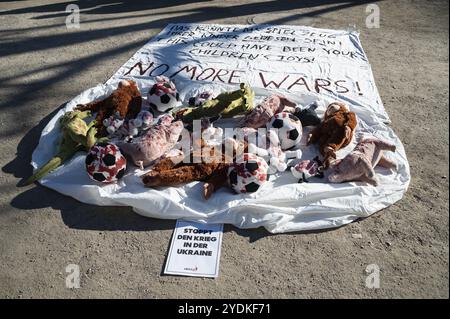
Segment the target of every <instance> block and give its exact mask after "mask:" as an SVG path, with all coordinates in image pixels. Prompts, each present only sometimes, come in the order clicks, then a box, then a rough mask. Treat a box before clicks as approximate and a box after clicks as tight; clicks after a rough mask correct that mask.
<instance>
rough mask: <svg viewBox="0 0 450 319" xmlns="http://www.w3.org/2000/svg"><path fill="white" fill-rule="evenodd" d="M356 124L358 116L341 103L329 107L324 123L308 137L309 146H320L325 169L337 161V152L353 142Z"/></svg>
mask: <svg viewBox="0 0 450 319" xmlns="http://www.w3.org/2000/svg"><path fill="white" fill-rule="evenodd" d="M356 124H357V120H356V114H355V113H354V112H350V109H349V108H348V106H347V105H345V104H344V103H341V102H334V103H331V104H330V105H328V107H327V110H326V111H325V115H324V118H323V121H322V122H321V123H320V124H319V125H318V126H316V127H315V128H314V129H313V130H312V131H311V133H310V134H309V136H308V145H310V144H318V145H319V151H320V153H321V154H322V155H323V156H324V167H325V168H328V166H329V165H330V163H331V161H332V160H335V159H336V152H337V151H338V150H339V149H341V148H343V147H345V146H347V145H348V144H349V143H350V142H351V140H352V137H353V132H354V130H355V128H356Z"/></svg>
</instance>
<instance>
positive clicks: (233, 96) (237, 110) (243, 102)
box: [175, 83, 255, 123]
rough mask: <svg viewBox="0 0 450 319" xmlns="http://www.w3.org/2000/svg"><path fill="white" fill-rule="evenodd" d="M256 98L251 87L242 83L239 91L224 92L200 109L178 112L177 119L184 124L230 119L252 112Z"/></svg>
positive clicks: (187, 109)
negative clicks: (210, 119) (214, 119)
mask: <svg viewBox="0 0 450 319" xmlns="http://www.w3.org/2000/svg"><path fill="white" fill-rule="evenodd" d="M254 97H255V92H253V90H252V89H251V88H250V86H248V85H246V84H244V83H241V84H240V89H239V90H236V91H231V92H223V93H221V94H219V95H218V96H217V97H216V98H215V99H212V100H207V101H205V102H204V103H203V104H202V105H200V106H198V107H187V108H183V109H181V110H178V111H176V113H175V117H176V118H179V119H181V120H182V121H183V122H184V123H189V122H192V121H193V120H198V119H202V118H209V117H215V116H220V117H223V118H230V117H233V116H236V115H239V114H244V113H247V112H248V111H250V110H252V109H253V98H254Z"/></svg>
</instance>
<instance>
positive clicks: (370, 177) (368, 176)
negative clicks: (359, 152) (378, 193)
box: [357, 158, 378, 186]
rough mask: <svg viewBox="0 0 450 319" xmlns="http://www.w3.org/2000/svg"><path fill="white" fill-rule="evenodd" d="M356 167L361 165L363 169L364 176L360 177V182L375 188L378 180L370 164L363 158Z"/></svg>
mask: <svg viewBox="0 0 450 319" xmlns="http://www.w3.org/2000/svg"><path fill="white" fill-rule="evenodd" d="M357 165H361V166H362V167H363V170H364V171H365V174H364V175H363V176H362V177H361V180H362V181H364V182H367V183H369V184H372V185H374V186H377V185H378V180H377V178H376V176H375V171H374V169H373V167H372V164H371V163H369V162H368V161H367V160H366V159H365V158H360V159H359V160H358V162H357Z"/></svg>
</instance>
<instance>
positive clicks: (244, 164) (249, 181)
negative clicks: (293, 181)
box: [228, 153, 269, 193]
mask: <svg viewBox="0 0 450 319" xmlns="http://www.w3.org/2000/svg"><path fill="white" fill-rule="evenodd" d="M268 170H269V166H268V165H267V163H266V161H265V160H264V159H263V158H261V157H259V156H257V155H255V154H251V153H244V154H243V155H242V157H241V158H240V160H237V161H236V162H235V163H233V164H232V165H231V166H230V167H229V168H228V182H229V185H230V187H231V188H232V189H233V190H234V191H235V192H236V193H253V192H256V191H257V190H258V189H259V188H260V186H261V185H262V184H264V183H265V182H266V181H267V179H268V178H269V175H268Z"/></svg>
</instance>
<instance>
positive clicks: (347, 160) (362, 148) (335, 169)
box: [328, 137, 396, 186]
mask: <svg viewBox="0 0 450 319" xmlns="http://www.w3.org/2000/svg"><path fill="white" fill-rule="evenodd" d="M385 151H391V152H395V145H394V144H391V143H388V142H386V141H383V140H380V139H377V138H375V137H371V138H365V139H363V140H361V141H360V142H359V143H358V144H357V145H356V147H355V149H354V150H353V151H352V152H350V153H349V154H348V155H347V156H346V157H344V158H343V159H341V160H337V161H335V162H334V163H333V164H332V165H331V166H330V174H329V175H328V180H329V181H330V182H331V183H341V182H350V181H362V182H366V183H369V184H371V185H374V186H377V185H378V179H377V177H376V176H375V171H374V168H375V167H376V166H377V165H379V166H382V167H385V168H388V169H395V168H396V164H395V163H394V162H393V161H392V160H390V159H388V158H387V157H385V155H384V154H383V153H384V152H385Z"/></svg>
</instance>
